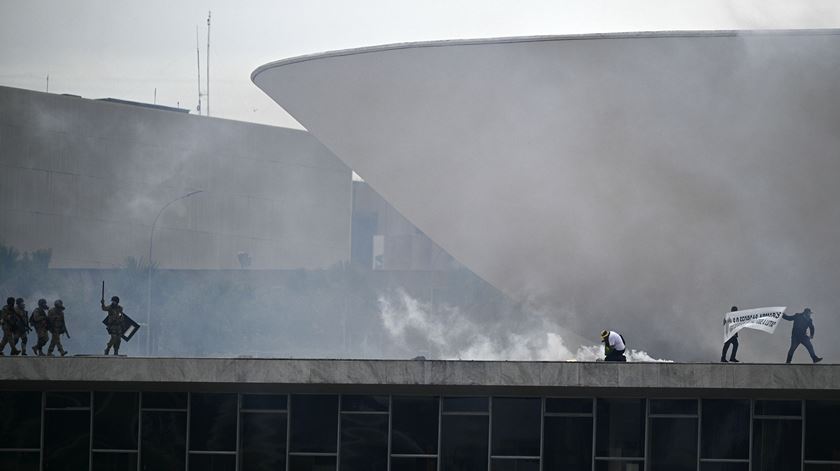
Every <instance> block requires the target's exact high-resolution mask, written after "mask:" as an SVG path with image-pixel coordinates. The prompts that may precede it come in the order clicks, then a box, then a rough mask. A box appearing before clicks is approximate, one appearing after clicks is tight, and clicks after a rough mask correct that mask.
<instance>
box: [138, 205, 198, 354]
mask: <svg viewBox="0 0 840 471" xmlns="http://www.w3.org/2000/svg"><path fill="white" fill-rule="evenodd" d="M203 191H204V190H196V191H191V192H189V193H187V194H186V195H182V196H179V197H177V198H175V199H174V200H172V201H170V202H168V203H166V204H165V205H163V207H162V208H160V211H158V213H157V216H155V220H154V221H152V230H151V232H149V261H148V264H149V267H148V269H149V279H148V283H147V288H148V290H147V293H146V294H147V296H146V330H147V332H146V356H152V324H151V319H152V265H153V263H152V243H153V242H154V239H155V226H157V222H158V219H159V218H160V215H161V214H163V212H164V211H165V210H166V208H168V207H169V205H171V204H172V203H175V202H176V201H181V200H182V199H185V198H189V197H190V196H192V195H196V194H198V193H202V192H203Z"/></svg>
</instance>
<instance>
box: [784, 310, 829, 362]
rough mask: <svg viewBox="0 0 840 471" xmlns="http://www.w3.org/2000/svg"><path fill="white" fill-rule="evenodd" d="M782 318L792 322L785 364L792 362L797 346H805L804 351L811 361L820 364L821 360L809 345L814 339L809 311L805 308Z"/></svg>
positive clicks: (812, 346) (812, 323)
mask: <svg viewBox="0 0 840 471" xmlns="http://www.w3.org/2000/svg"><path fill="white" fill-rule="evenodd" d="M782 318H783V319H785V320H787V321H793V330H791V332H790V350H788V354H787V361H786V363H790V361H791V360H793V352H794V351H796V349H797V348H798V347H799V344H802V345H805V349H806V350H808V354H809V355H811V361H813V362H814V363H819V362H821V361H822V358H820V357H818V356H817V354H816V353H815V352H814V345H813V344H812V343H811V339H812V338H814V321H813V320H811V309H810V308H807V307H806V308H805V310H804V311H802V312H798V313H796V314H794V315H792V316H789V315H787V314H782ZM808 330H810V331H811V335H810V336H808V334H807V331H808Z"/></svg>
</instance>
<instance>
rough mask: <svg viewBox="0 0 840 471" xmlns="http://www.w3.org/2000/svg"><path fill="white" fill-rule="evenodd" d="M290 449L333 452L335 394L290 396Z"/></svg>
mask: <svg viewBox="0 0 840 471" xmlns="http://www.w3.org/2000/svg"><path fill="white" fill-rule="evenodd" d="M291 414H292V424H291V425H292V427H291V430H292V436H291V444H290V446H291V451H298V452H309V453H335V451H336V441H337V439H338V396H316V395H312V396H306V395H300V396H298V395H295V396H292V410H291Z"/></svg>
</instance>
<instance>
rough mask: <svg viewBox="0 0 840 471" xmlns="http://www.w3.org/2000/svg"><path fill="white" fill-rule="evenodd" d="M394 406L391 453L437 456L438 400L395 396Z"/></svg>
mask: <svg viewBox="0 0 840 471" xmlns="http://www.w3.org/2000/svg"><path fill="white" fill-rule="evenodd" d="M392 403H393V408H394V411H393V414H392V417H391V453H394V454H415V455H422V454H429V455H434V454H437V444H438V398H437V397H397V396H395V397H394V398H393V399H392ZM412 469H414V468H412Z"/></svg>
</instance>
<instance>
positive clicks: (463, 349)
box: [378, 289, 669, 362]
mask: <svg viewBox="0 0 840 471" xmlns="http://www.w3.org/2000/svg"><path fill="white" fill-rule="evenodd" d="M378 302H379V316H380V319H381V321H382V324H383V326H384V328H385V330H386V332H387V333H388V334H389V335H390V337H391V340H392V341H393V342H394V343H395V344H397V345H399V346H400V347H401V348H402V349H403V350H405V351H406V353H408V354H409V355H424V356H428V357H430V358H434V359H442V360H453V359H460V360H524V361H595V360H597V359H601V358H603V347H601V346H598V345H593V346H582V347H580V348H578V350H577V351H576V352H575V353H572V352H571V351H570V350H569V348H568V347H567V346H566V344H565V343H564V341H563V338H562V337H561V335H560V334H559V333H558V331H559V330H560V329H559V328H558V326H557V325H556V324H555V323H554V322H552V321H551V320H550V319H548V318H547V317H546V316H544V315H540V314H535V316H536V317H537V318H536V320H534V319H531V321H532V322H529V323H527V326H526V327H524V328H523V331H519V332H494V331H493V330H492V329H488V327H487V326H486V325H482V324H479V323H477V322H475V321H474V320H472V319H470V318H469V317H467V316H465V315H463V314H462V313H461V312H460V310H459V309H458V308H457V307H453V306H449V305H446V304H444V305H432V304H430V303H424V302H421V301H419V300H417V299H415V298H413V297H412V296H410V295H409V294H408V293H406V292H405V290H403V289H397V290H396V291H395V293H394V294H393V295H392V296H386V295H380V296H379V298H378ZM523 325H524V324H523ZM627 360H628V361H637V362H658V361H669V360H660V359H654V358H652V357H651V356H650V355H648V354H647V353H646V352H644V351H640V350H629V353H628V354H627Z"/></svg>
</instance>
